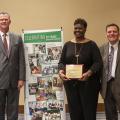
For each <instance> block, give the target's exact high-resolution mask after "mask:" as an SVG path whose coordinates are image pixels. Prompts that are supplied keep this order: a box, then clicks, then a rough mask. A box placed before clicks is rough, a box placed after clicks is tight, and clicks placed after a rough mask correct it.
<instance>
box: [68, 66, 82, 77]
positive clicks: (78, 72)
mask: <svg viewBox="0 0 120 120" xmlns="http://www.w3.org/2000/svg"><path fill="white" fill-rule="evenodd" d="M82 73H83V64H78V65H74V64H70V65H66V76H67V77H68V78H71V79H72V78H73V79H75V78H78V79H79V78H81V77H82Z"/></svg>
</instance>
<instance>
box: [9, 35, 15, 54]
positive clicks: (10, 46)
mask: <svg viewBox="0 0 120 120" xmlns="http://www.w3.org/2000/svg"><path fill="white" fill-rule="evenodd" d="M9 40H10V42H9V56H10V54H11V52H12V46H13V44H14V36H13V34H12V33H9Z"/></svg>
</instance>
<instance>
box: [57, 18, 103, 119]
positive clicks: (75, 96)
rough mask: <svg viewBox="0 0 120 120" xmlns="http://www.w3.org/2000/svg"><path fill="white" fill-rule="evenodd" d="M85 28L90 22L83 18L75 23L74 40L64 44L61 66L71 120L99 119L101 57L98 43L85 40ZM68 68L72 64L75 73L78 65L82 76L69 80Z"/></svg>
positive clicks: (60, 71) (60, 73) (61, 75)
mask: <svg viewBox="0 0 120 120" xmlns="http://www.w3.org/2000/svg"><path fill="white" fill-rule="evenodd" d="M86 29H87V22H86V21H85V20H84V19H81V18H78V19H76V20H75V22H74V36H75V38H74V39H72V40H71V41H68V42H66V43H65V45H64V47H63V50H62V54H61V58H60V61H59V64H58V68H59V76H60V78H61V79H62V80H63V83H64V87H65V90H66V95H67V100H68V106H69V112H70V117H71V120H96V108H97V101H98V93H99V90H100V78H99V77H100V70H101V68H102V58H101V55H100V51H99V49H98V47H97V45H96V43H95V42H93V41H92V40H90V39H88V38H86V37H85V32H86ZM66 65H72V66H74V69H76V70H78V69H77V68H75V66H76V65H82V67H81V70H82V77H81V78H74V77H73V78H72V77H71V78H68V76H66V74H67V73H65V72H66ZM71 72H74V71H71ZM79 72H80V71H78V72H77V73H79ZM74 74H76V73H74ZM76 75H77V74H76Z"/></svg>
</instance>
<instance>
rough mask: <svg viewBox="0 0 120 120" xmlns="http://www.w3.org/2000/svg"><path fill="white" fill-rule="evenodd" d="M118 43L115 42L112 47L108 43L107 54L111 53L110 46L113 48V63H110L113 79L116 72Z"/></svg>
mask: <svg viewBox="0 0 120 120" xmlns="http://www.w3.org/2000/svg"><path fill="white" fill-rule="evenodd" d="M118 43H119V41H118V42H116V43H115V44H114V45H111V44H110V43H109V53H110V51H111V46H113V48H114V57H113V62H112V71H111V76H112V77H113V78H115V70H116V61H117V53H118Z"/></svg>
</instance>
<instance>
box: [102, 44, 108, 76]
mask: <svg viewBox="0 0 120 120" xmlns="http://www.w3.org/2000/svg"><path fill="white" fill-rule="evenodd" d="M108 55H109V43H107V44H106V45H105V46H104V58H103V59H104V61H103V62H104V68H105V72H106V75H107V74H108Z"/></svg>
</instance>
